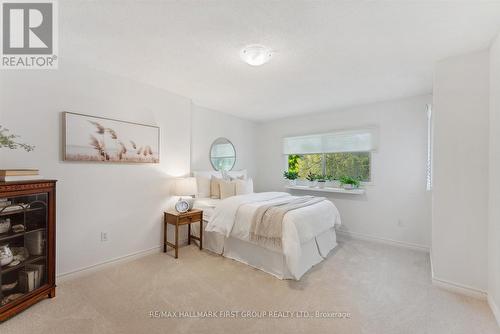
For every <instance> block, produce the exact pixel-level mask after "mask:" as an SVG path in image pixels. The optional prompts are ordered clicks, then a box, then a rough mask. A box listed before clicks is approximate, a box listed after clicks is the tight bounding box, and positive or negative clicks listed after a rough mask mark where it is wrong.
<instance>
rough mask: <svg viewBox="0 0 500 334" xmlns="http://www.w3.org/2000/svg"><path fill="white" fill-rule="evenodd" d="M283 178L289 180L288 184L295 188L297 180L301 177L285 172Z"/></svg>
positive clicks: (295, 173)
mask: <svg viewBox="0 0 500 334" xmlns="http://www.w3.org/2000/svg"><path fill="white" fill-rule="evenodd" d="M283 177H284V178H285V179H287V180H288V183H289V184H290V185H291V186H294V185H296V184H297V178H298V177H299V173H297V172H289V171H284V172H283Z"/></svg>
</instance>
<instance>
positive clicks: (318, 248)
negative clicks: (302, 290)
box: [192, 227, 337, 279]
mask: <svg viewBox="0 0 500 334" xmlns="http://www.w3.org/2000/svg"><path fill="white" fill-rule="evenodd" d="M192 231H193V234H195V235H197V233H196V232H198V231H199V229H198V228H197V227H196V228H193V229H192ZM336 246H337V237H336V234H335V229H334V228H331V229H329V230H327V231H325V232H323V233H322V234H320V235H318V236H316V238H314V239H312V240H309V241H308V242H305V243H303V244H302V245H301V255H300V258H299V262H298V272H297V273H296V276H298V277H294V275H292V274H291V273H290V271H289V270H288V267H287V264H286V258H285V255H283V253H281V252H278V251H273V250H270V249H267V248H264V247H261V246H259V245H256V244H254V243H251V242H248V241H244V240H240V239H236V238H233V237H229V238H225V237H224V236H223V235H221V234H219V233H215V232H207V231H204V233H203V248H204V249H207V250H209V251H211V252H214V253H216V254H219V255H222V256H224V257H227V258H230V259H233V260H236V261H239V262H242V263H245V264H247V265H249V266H251V267H254V268H256V269H260V270H262V271H264V272H266V273H268V274H271V275H273V276H276V277H277V278H279V279H300V278H301V277H302V276H303V275H304V274H305V273H306V272H307V271H308V270H309V269H311V268H312V266H314V265H316V264H318V263H320V262H321V261H323V260H324V259H325V258H326V257H327V255H328V253H329V252H330V251H331V250H332V249H334V248H335V247H336Z"/></svg>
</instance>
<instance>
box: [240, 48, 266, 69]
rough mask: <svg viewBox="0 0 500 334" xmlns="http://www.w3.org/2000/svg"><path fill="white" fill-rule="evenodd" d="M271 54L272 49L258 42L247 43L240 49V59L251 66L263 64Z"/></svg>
mask: <svg viewBox="0 0 500 334" xmlns="http://www.w3.org/2000/svg"><path fill="white" fill-rule="evenodd" d="M272 56H273V51H272V50H271V49H270V48H268V47H266V46H264V45H260V44H252V45H247V46H245V47H244V48H243V49H242V50H241V51H240V58H241V60H243V61H244V62H245V63H247V64H248V65H252V66H260V65H264V64H265V63H267V62H268V61H269V60H271V57H272Z"/></svg>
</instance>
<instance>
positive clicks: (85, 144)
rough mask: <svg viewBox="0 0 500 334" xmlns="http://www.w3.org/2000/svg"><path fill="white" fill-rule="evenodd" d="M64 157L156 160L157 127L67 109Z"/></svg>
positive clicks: (75, 159)
mask: <svg viewBox="0 0 500 334" xmlns="http://www.w3.org/2000/svg"><path fill="white" fill-rule="evenodd" d="M64 119H65V133H64V134H65V147H64V153H65V154H64V157H65V160H70V161H100V162H122V163H132V162H139V163H158V162H159V128H158V127H155V126H150V125H142V124H136V123H131V122H125V121H118V120H113V119H106V118H100V117H94V116H89V115H81V114H74V113H69V112H66V113H64Z"/></svg>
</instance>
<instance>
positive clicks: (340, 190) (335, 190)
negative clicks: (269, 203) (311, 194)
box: [286, 186, 365, 195]
mask: <svg viewBox="0 0 500 334" xmlns="http://www.w3.org/2000/svg"><path fill="white" fill-rule="evenodd" d="M286 188H287V189H292V190H306V191H319V192H325V193H339V194H350V195H363V194H364V193H365V190H364V189H351V190H347V189H344V188H332V187H324V188H319V187H309V186H286Z"/></svg>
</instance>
